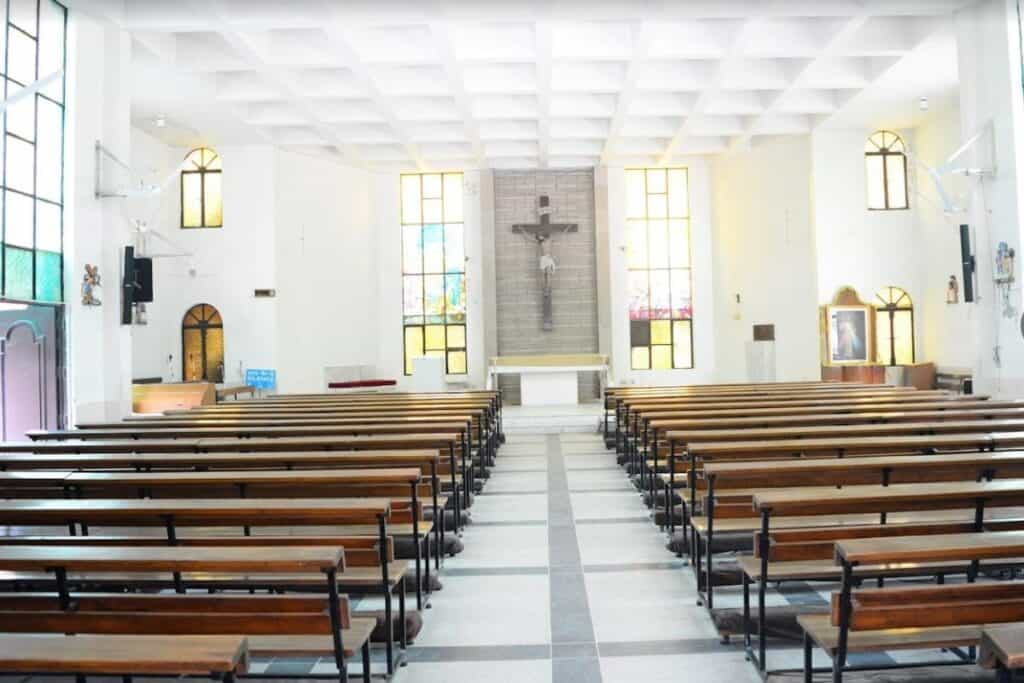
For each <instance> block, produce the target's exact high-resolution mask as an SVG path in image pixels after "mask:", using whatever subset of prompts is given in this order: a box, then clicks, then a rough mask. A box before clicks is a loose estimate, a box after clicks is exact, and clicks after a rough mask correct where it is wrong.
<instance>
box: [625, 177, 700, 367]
mask: <svg viewBox="0 0 1024 683" xmlns="http://www.w3.org/2000/svg"><path fill="white" fill-rule="evenodd" d="M688 193H689V178H688V173H687V169H685V168H667V169H666V168H631V169H627V170H626V268H627V283H626V286H627V287H628V295H629V345H630V367H631V368H632V369H634V370H673V369H676V370H678V369H683V368H692V367H693V293H692V291H691V283H692V278H691V274H690V200H689V195H688Z"/></svg>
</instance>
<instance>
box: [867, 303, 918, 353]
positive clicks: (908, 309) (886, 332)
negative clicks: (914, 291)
mask: <svg viewBox="0 0 1024 683" xmlns="http://www.w3.org/2000/svg"><path fill="white" fill-rule="evenodd" d="M874 304H875V335H876V337H877V343H876V344H875V348H877V349H878V351H877V354H878V362H879V363H883V364H885V365H911V364H912V363H913V362H914V303H913V302H912V301H911V300H910V295H909V294H907V293H906V291H904V290H903V289H900V288H899V287H883V288H882V289H881V290H880V291H879V292H878V294H876V295H875V301H874Z"/></svg>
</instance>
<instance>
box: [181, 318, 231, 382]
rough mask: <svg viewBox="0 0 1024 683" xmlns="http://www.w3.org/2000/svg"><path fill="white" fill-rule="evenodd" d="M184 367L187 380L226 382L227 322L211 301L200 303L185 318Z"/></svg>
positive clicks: (182, 328) (183, 337) (182, 347)
mask: <svg viewBox="0 0 1024 683" xmlns="http://www.w3.org/2000/svg"><path fill="white" fill-rule="evenodd" d="M181 366H182V367H181V376H182V378H183V379H184V380H185V381H186V382H223V381H224V322H223V320H222V319H221V317H220V312H219V311H218V310H217V309H216V308H214V307H213V306H211V305H210V304H196V305H195V306H193V307H192V308H190V309H188V312H187V313H185V317H184V318H183V319H182V321H181Z"/></svg>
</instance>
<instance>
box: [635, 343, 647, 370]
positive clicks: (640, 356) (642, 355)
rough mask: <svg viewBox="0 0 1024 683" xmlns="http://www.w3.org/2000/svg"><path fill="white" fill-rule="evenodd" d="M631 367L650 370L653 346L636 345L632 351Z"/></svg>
mask: <svg viewBox="0 0 1024 683" xmlns="http://www.w3.org/2000/svg"><path fill="white" fill-rule="evenodd" d="M630 367H632V368H633V369H634V370H650V369H651V347H649V346H634V347H633V349H632V351H631V352H630Z"/></svg>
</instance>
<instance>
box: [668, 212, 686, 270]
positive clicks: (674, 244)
mask: <svg viewBox="0 0 1024 683" xmlns="http://www.w3.org/2000/svg"><path fill="white" fill-rule="evenodd" d="M668 244H669V248H668V250H669V265H670V266H672V267H673V268H688V267H689V266H690V224H689V221H685V220H671V221H669V222H668Z"/></svg>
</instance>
